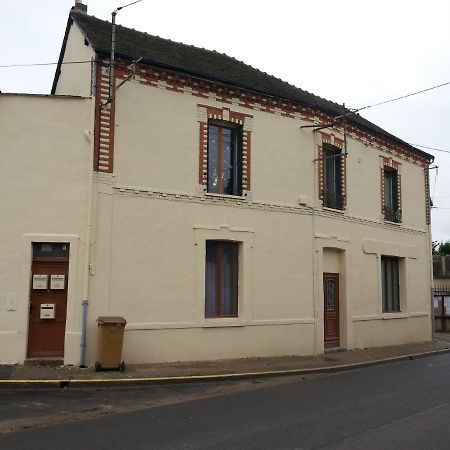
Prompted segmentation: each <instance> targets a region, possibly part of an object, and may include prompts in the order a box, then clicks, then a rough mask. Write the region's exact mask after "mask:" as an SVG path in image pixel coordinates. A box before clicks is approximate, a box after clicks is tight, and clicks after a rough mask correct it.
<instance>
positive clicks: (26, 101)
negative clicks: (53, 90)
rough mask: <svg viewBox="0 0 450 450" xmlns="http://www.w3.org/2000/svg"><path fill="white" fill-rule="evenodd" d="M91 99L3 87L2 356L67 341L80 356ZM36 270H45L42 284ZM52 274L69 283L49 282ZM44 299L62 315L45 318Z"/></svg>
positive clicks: (72, 354) (72, 355)
mask: <svg viewBox="0 0 450 450" xmlns="http://www.w3.org/2000/svg"><path fill="white" fill-rule="evenodd" d="M91 105H92V101H91V99H89V98H81V97H62V96H49V95H24V94H0V136H1V157H0V161H1V163H0V191H1V193H2V201H1V205H2V206H1V212H2V220H1V221H0V248H1V249H2V251H1V253H0V268H1V271H0V273H1V275H0V280H1V283H0V286H1V287H0V330H1V331H0V363H5V362H23V361H24V359H25V358H26V356H27V355H28V356H36V357H38V356H46V357H49V356H61V355H62V354H63V352H64V348H65V352H64V355H65V359H66V360H67V361H78V358H79V353H80V352H79V348H80V323H81V322H80V319H81V302H80V301H79V300H80V298H82V296H83V285H85V284H86V281H85V278H86V276H85V266H84V265H83V260H84V258H85V243H86V224H87V214H88V196H89V178H90V173H91V172H92V170H91V161H92V158H91V157H90V154H91V152H92V151H91V147H92V145H91V143H90V140H91V139H90V134H89V130H90V128H91V122H92V120H91V110H92V107H91ZM92 141H93V139H92ZM69 255H70V256H69ZM30 273H33V274H35V275H40V277H39V276H37V277H34V287H35V288H36V289H33V277H31V279H30ZM51 275H58V277H54V280H53V283H55V280H56V279H58V282H59V284H61V283H63V286H59V288H58V289H50V283H51V281H50V278H51V277H50V276H51ZM61 276H64V280H62V278H61ZM39 278H40V283H41V285H40V286H37V283H38V282H39ZM44 284H45V286H44ZM30 287H31V290H30ZM37 287H40V289H37ZM61 287H62V289H60V288H61ZM41 303H44V304H46V303H50V304H56V317H55V319H52V320H50V321H47V322H45V321H43V320H41V319H40V305H41ZM64 343H65V345H64Z"/></svg>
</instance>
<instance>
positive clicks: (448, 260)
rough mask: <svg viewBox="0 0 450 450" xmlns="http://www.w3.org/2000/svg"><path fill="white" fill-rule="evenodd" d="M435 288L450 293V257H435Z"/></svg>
mask: <svg viewBox="0 0 450 450" xmlns="http://www.w3.org/2000/svg"><path fill="white" fill-rule="evenodd" d="M433 287H434V288H448V290H449V291H450V255H433Z"/></svg>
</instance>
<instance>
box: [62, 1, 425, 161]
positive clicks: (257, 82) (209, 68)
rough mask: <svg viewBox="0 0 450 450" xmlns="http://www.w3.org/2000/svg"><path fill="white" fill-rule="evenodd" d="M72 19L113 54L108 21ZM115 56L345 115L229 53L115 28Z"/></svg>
mask: <svg viewBox="0 0 450 450" xmlns="http://www.w3.org/2000/svg"><path fill="white" fill-rule="evenodd" d="M70 16H71V18H73V19H74V21H75V22H76V23H77V24H78V26H79V27H80V29H81V30H82V32H83V33H84V35H85V36H86V38H87V39H88V40H89V42H90V43H91V44H92V46H93V47H94V49H95V51H96V52H98V53H103V54H109V53H110V49H111V23H110V22H107V21H104V20H100V19H97V18H96V17H93V16H88V15H87V14H84V13H82V12H78V11H75V10H72V11H71V13H70ZM116 56H117V57H119V58H120V57H122V58H128V59H137V58H141V57H142V58H143V59H142V61H141V63H143V64H149V65H153V66H157V67H164V68H167V69H173V70H176V71H179V72H183V73H186V74H190V75H195V76H198V77H201V78H205V79H208V80H212V81H218V82H221V83H226V84H229V85H233V86H235V87H241V88H244V89H248V90H251V91H254V92H257V93H261V94H266V95H270V96H273V97H277V98H280V99H285V100H289V101H292V102H295V103H297V104H301V105H305V106H311V107H313V108H317V109H319V110H320V111H323V112H326V113H329V114H331V115H332V116H338V115H341V114H342V112H343V108H342V105H339V104H337V103H334V102H332V101H329V100H326V99H324V98H321V97H318V96H316V95H314V94H311V93H309V92H307V91H304V90H303V89H300V88H297V87H295V86H293V85H291V84H289V83H287V82H285V81H282V80H280V79H279V78H276V77H274V76H271V75H268V74H267V73H265V72H262V71H260V70H258V69H255V68H254V67H251V66H249V65H248V64H245V63H243V62H242V61H238V60H237V59H235V58H232V57H230V56H228V55H226V54H223V53H218V52H216V51H211V50H206V49H204V48H198V47H194V46H192V45H186V44H182V43H179V42H174V41H171V40H169V39H163V38H160V37H158V36H152V35H150V34H147V33H143V32H140V31H136V30H134V29H131V28H126V27H123V26H120V25H117V28H116ZM347 112H348V111H347ZM347 120H348V121H349V122H353V123H354V124H356V125H359V126H360V127H363V128H365V129H367V130H370V131H372V132H374V133H376V134H378V135H381V136H384V137H386V138H388V139H390V140H392V141H394V142H395V143H397V144H401V145H406V146H407V147H409V148H410V149H411V150H413V151H414V152H416V153H418V154H420V155H421V156H423V157H425V158H427V159H431V158H432V156H431V155H428V154H427V153H425V152H422V151H421V150H418V149H416V148H414V147H412V146H410V145H409V144H407V143H405V142H404V141H402V140H401V139H399V138H397V137H395V136H394V135H392V134H390V133H388V132H387V131H385V130H383V129H382V128H380V127H378V126H377V125H375V124H373V123H371V122H369V121H368V120H366V119H364V118H363V117H361V116H359V115H357V114H352V115H350V116H348V119H347Z"/></svg>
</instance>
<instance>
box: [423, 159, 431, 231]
mask: <svg viewBox="0 0 450 450" xmlns="http://www.w3.org/2000/svg"><path fill="white" fill-rule="evenodd" d="M424 173H425V219H426V223H427V225H430V223H431V204H430V202H431V197H430V170H429V168H428V167H426V168H425V169H424Z"/></svg>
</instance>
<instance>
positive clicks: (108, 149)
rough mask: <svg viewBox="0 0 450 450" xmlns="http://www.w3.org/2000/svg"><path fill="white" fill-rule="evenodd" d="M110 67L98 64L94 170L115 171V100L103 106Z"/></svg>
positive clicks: (107, 88) (106, 95)
mask: <svg viewBox="0 0 450 450" xmlns="http://www.w3.org/2000/svg"><path fill="white" fill-rule="evenodd" d="M108 70H109V68H108V67H107V66H102V64H100V63H99V64H97V70H96V80H97V85H96V92H95V96H96V97H95V145H94V170H95V171H97V172H106V173H112V172H113V161H114V124H115V101H112V102H111V103H109V104H108V105H106V106H103V105H104V104H105V102H106V101H107V100H108V92H109V76H108Z"/></svg>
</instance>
